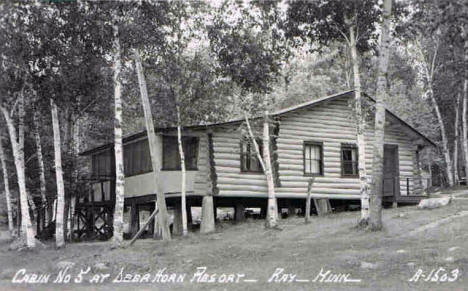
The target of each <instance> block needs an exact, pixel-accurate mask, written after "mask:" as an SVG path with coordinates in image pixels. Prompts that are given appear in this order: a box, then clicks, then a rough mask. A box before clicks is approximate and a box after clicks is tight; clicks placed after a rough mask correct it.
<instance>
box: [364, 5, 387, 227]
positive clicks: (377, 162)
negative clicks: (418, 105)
mask: <svg viewBox="0 0 468 291" xmlns="http://www.w3.org/2000/svg"><path fill="white" fill-rule="evenodd" d="M391 12H392V1H391V0H385V1H384V12H383V26H382V34H381V39H380V49H379V67H378V75H377V94H376V104H375V107H376V111H375V125H374V127H375V130H374V150H373V152H374V154H373V159H372V175H373V179H372V183H371V187H372V189H371V195H370V213H369V225H370V228H371V229H374V230H380V229H381V228H382V197H383V171H384V140H385V105H384V101H385V99H386V97H387V71H388V59H389V47H390V16H391Z"/></svg>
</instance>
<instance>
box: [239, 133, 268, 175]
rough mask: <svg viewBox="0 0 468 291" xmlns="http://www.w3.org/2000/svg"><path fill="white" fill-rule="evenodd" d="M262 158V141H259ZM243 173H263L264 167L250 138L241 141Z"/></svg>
mask: <svg viewBox="0 0 468 291" xmlns="http://www.w3.org/2000/svg"><path fill="white" fill-rule="evenodd" d="M256 141H257V144H258V149H259V150H260V156H261V155H263V143H262V140H260V139H257V140H256ZM241 171H242V172H263V169H262V165H261V164H260V161H259V160H258V158H257V153H256V151H255V145H254V144H253V143H252V140H251V139H250V138H244V139H242V141H241Z"/></svg>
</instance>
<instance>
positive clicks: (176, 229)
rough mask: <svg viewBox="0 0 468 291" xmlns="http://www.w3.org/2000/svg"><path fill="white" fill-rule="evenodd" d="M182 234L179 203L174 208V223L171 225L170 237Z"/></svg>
mask: <svg viewBox="0 0 468 291" xmlns="http://www.w3.org/2000/svg"><path fill="white" fill-rule="evenodd" d="M181 234H182V208H181V205H180V203H179V202H177V203H175V206H174V222H173V224H172V235H181Z"/></svg>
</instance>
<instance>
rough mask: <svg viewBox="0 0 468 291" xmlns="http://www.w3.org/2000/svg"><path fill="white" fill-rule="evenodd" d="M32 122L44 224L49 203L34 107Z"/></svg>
mask: <svg viewBox="0 0 468 291" xmlns="http://www.w3.org/2000/svg"><path fill="white" fill-rule="evenodd" d="M33 122H34V140H35V142H36V152H37V162H38V165H39V185H40V186H39V189H40V192H41V200H42V206H41V207H42V208H44V220H45V221H44V223H45V225H48V224H49V203H48V200H47V196H46V191H47V190H46V179H45V167H44V157H43V155H42V144H41V135H40V132H39V131H40V129H39V125H40V124H41V123H40V117H39V111H38V110H37V109H36V110H34V114H33Z"/></svg>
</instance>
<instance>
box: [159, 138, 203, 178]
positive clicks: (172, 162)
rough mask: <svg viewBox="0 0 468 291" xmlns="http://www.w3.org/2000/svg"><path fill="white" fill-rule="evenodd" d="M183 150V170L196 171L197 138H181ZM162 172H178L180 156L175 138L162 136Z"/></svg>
mask: <svg viewBox="0 0 468 291" xmlns="http://www.w3.org/2000/svg"><path fill="white" fill-rule="evenodd" d="M182 147H183V149H184V157H185V169H186V170H188V171H195V170H197V159H198V138H197V137H191V136H184V137H182ZM162 167H163V170H180V169H181V168H180V154H179V144H178V142H177V136H163V166H162Z"/></svg>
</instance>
